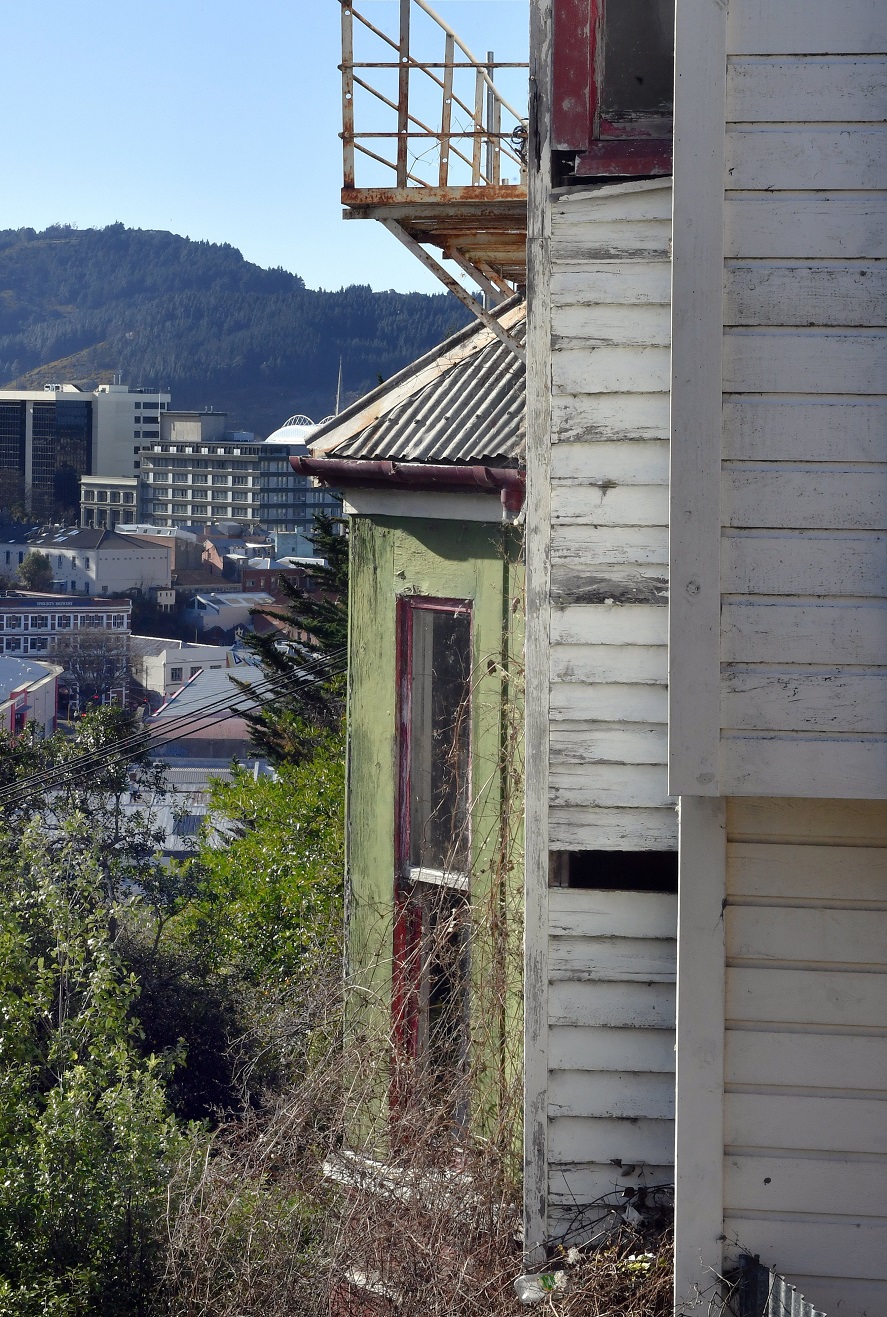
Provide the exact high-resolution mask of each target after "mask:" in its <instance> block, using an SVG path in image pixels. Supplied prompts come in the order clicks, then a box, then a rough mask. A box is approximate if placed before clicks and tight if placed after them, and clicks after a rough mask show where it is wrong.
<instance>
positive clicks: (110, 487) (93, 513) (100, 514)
mask: <svg viewBox="0 0 887 1317" xmlns="http://www.w3.org/2000/svg"><path fill="white" fill-rule="evenodd" d="M141 487H142V482H141V480H140V479H139V477H138V476H81V477H80V525H81V526H84V527H88V528H90V529H99V530H114V529H115V528H116V527H117V526H120V525H123V526H134V525H135V524H136V523H137V521H138V514H139V508H140V504H141Z"/></svg>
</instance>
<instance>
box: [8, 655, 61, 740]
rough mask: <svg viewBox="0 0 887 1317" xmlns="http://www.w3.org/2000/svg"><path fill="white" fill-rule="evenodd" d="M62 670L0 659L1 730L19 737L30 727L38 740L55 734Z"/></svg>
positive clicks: (48, 664)
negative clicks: (32, 727) (31, 725)
mask: <svg viewBox="0 0 887 1317" xmlns="http://www.w3.org/2000/svg"><path fill="white" fill-rule="evenodd" d="M61 675H62V669H61V668H60V667H59V666H58V665H57V664H54V663H36V662H29V661H28V660H27V659H20V658H12V657H10V656H7V655H5V654H4V655H3V656H2V657H0V728H2V729H3V730H4V731H6V732H8V733H9V735H10V736H18V735H19V734H20V733H21V732H23V731H24V729H25V727H26V725H27V724H28V723H32V724H33V725H34V727H35V728H36V730H37V734H38V736H40V737H41V738H43V737H46V736H51V735H52V734H53V732H54V731H55V727H56V717H57V714H58V686H59V677H60V676H61Z"/></svg>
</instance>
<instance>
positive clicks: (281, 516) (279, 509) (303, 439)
mask: <svg viewBox="0 0 887 1317" xmlns="http://www.w3.org/2000/svg"><path fill="white" fill-rule="evenodd" d="M317 428H318V427H317V426H316V425H315V424H314V422H313V421H312V420H310V419H309V417H307V416H291V417H290V418H289V420H288V421H285V422H284V423H283V425H282V426H281V427H280V429H279V430H275V431H274V433H273V434H269V436H268V438H267V439H266V440H265V442H264V444H262V445H261V447H260V448H259V451H258V458H259V490H260V496H259V517H260V520H261V523H262V525H263V526H265V527H266V528H267V529H268V530H269V531H274V532H278V531H279V532H287V531H289V532H297V533H300V534H302V535H310V534H311V532H312V531H313V529H314V518H315V516H316V515H317V514H318V513H325V514H326V515H327V516H330V517H338V516H341V513H342V499H341V496H340V495H339V494H338V493H337V492H336V491H335V490H331V489H325V488H318V487H316V486H315V485H314V484H313V482H312V481H311V480H309V479H308V478H307V477H306V476H299V475H296V476H295V477H294V476H293V471H292V467H291V466H290V461H289V459H290V458H291V457H306V456H307V454H308V448H307V447H306V445H307V443H308V442H309V441H310V438H311V435H312V434H313V433H314V432H315V430H316V429H317Z"/></svg>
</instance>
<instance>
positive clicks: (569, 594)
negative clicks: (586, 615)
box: [551, 571, 668, 608]
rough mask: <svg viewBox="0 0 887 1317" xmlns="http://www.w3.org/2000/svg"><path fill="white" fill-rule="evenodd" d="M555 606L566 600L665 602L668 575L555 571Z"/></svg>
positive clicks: (583, 602)
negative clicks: (622, 574)
mask: <svg viewBox="0 0 887 1317" xmlns="http://www.w3.org/2000/svg"><path fill="white" fill-rule="evenodd" d="M551 602H552V604H553V605H554V606H555V607H557V608H565V607H566V606H567V605H569V604H654V605H656V606H657V607H660V608H665V607H666V606H667V604H668V579H667V578H666V577H664V576H639V575H631V576H622V577H620V576H615V575H610V576H599V575H596V574H592V573H591V572H588V573H585V572H566V571H561V572H558V573H557V574H556V575H555V577H554V579H553V581H552V588H551Z"/></svg>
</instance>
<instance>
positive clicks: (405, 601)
mask: <svg viewBox="0 0 887 1317" xmlns="http://www.w3.org/2000/svg"><path fill="white" fill-rule="evenodd" d="M417 611H429V612H439V613H449V614H462V615H465V614H467V616H468V619H469V624H470V631H469V650H470V647H471V644H472V641H473V620H474V619H473V611H472V604H471V600H468V599H450V598H428V597H426V596H421V595H402V596H401V597H400V598H399V599H398V601H397V661H396V683H397V722H396V732H397V797H396V816H395V835H394V856H395V874H394V928H393V945H392V990H391V1016H392V1033H393V1038H394V1044H395V1065H394V1067H393V1072H392V1084H391V1094H390V1102H391V1108H392V1112H393V1113H396V1112H397V1111H398V1110H399V1109H402V1108H403V1105H404V1103H405V1101H406V1100H407V1099H408V1096H409V1095H408V1093H405V1092H403V1091H402V1085H401V1083H400V1082H399V1076H398V1074H397V1070H398V1066H397V1059H398V1058H400V1059H401V1060H403V1061H405V1062H406V1061H409V1062H416V1061H417V1060H418V1059H419V1035H420V1010H421V987H422V984H421V975H422V968H423V949H422V919H423V913H422V905H421V903H420V902H419V901H418V900H417V899H416V895H415V890H414V873H413V871H412V869H411V865H410V851H411V846H410V838H411V831H410V828H411V809H410V798H411V740H412V677H413V626H412V623H413V615H414V613H416V612H417ZM468 757H469V764H470V763H471V728H470V719H469V750H468ZM469 849H470V847H469ZM466 883H467V875H466ZM453 886H454V887H456V888H457V890H458V889H459V887H460V886H461V885H459V884H456V883H454V884H453ZM463 890H464V889H463Z"/></svg>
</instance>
